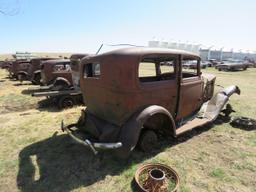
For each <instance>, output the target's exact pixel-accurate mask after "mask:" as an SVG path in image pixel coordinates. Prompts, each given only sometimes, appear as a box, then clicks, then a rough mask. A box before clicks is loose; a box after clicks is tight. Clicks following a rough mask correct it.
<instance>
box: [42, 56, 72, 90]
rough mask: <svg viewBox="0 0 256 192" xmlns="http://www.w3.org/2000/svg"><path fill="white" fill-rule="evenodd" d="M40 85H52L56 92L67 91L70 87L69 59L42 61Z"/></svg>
mask: <svg viewBox="0 0 256 192" xmlns="http://www.w3.org/2000/svg"><path fill="white" fill-rule="evenodd" d="M41 83H42V84H43V85H53V86H54V87H55V88H56V90H63V89H68V88H69V87H71V86H72V83H73V82H72V76H71V67H70V60H69V59H57V60H48V61H43V62H42V64H41Z"/></svg>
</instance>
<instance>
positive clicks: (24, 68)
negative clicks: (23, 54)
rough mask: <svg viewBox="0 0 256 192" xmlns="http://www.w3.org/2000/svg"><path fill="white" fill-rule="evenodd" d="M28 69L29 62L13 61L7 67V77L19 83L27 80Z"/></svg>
mask: <svg viewBox="0 0 256 192" xmlns="http://www.w3.org/2000/svg"><path fill="white" fill-rule="evenodd" d="M29 67H30V60H26V59H21V60H15V61H13V62H12V64H11V65H10V67H9V76H10V78H12V79H17V80H20V81H23V80H27V73H28V70H29Z"/></svg>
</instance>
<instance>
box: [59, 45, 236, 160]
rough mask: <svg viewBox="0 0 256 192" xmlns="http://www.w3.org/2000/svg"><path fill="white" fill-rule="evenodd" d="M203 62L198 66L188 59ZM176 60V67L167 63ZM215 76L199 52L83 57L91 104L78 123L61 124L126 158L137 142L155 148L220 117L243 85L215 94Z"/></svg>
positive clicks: (135, 51)
mask: <svg viewBox="0 0 256 192" xmlns="http://www.w3.org/2000/svg"><path fill="white" fill-rule="evenodd" d="M187 61H193V62H195V61H196V62H197V68H196V69H195V70H191V69H184V68H182V63H184V62H187ZM162 63H173V65H162ZM215 79H216V78H215V76H213V75H202V74H201V71H200V57H199V56H198V55H196V54H194V53H190V52H185V51H180V50H171V49H156V48H155V49H153V48H138V47H133V48H126V49H119V50H115V51H111V52H107V53H104V54H100V55H94V56H88V57H85V58H83V59H82V60H81V69H80V87H81V90H82V94H83V97H84V101H85V104H86V106H87V107H86V109H85V110H82V113H81V117H80V118H79V120H78V122H77V123H74V124H71V125H67V126H66V125H64V122H63V121H62V123H61V127H62V130H63V131H66V132H67V133H68V134H69V135H70V136H71V137H72V138H73V139H74V140H75V141H77V142H78V143H80V144H82V145H85V146H87V147H89V148H91V149H92V151H93V152H94V153H95V154H96V153H97V150H100V149H115V150H114V151H115V153H116V155H118V156H119V157H123V158H126V157H128V155H129V154H130V152H131V151H132V150H133V149H134V148H135V146H138V147H140V148H141V149H142V150H143V151H150V150H151V149H152V148H153V147H154V145H155V144H156V143H157V139H158V135H163V136H174V137H177V136H179V135H181V134H182V133H185V132H186V131H189V130H191V129H193V128H195V127H198V126H202V125H205V124H207V123H209V122H212V121H214V120H215V119H216V118H217V116H218V115H219V113H220V112H221V111H222V109H223V107H224V106H225V104H226V103H227V102H228V99H229V97H230V96H231V95H232V94H233V93H237V94H240V90H239V88H238V87H237V86H234V85H232V86H229V87H227V88H225V89H223V90H222V91H220V92H218V93H216V94H215V95H214V96H213V93H214V82H215Z"/></svg>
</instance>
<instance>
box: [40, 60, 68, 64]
mask: <svg viewBox="0 0 256 192" xmlns="http://www.w3.org/2000/svg"><path fill="white" fill-rule="evenodd" d="M64 62H70V60H69V59H53V60H46V61H44V62H43V63H44V64H55V63H56V64H57V63H64Z"/></svg>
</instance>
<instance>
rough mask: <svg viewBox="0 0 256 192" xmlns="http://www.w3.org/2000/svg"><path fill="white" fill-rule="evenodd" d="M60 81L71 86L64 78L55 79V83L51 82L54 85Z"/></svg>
mask: <svg viewBox="0 0 256 192" xmlns="http://www.w3.org/2000/svg"><path fill="white" fill-rule="evenodd" d="M61 81H62V82H65V83H66V84H67V85H68V86H70V85H71V83H70V82H69V81H68V80H67V79H65V78H64V77H57V78H56V79H55V81H54V82H53V84H56V83H57V82H61Z"/></svg>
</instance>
